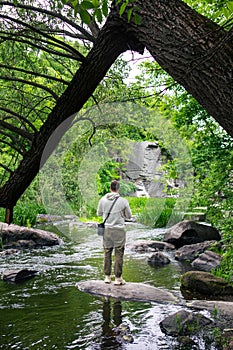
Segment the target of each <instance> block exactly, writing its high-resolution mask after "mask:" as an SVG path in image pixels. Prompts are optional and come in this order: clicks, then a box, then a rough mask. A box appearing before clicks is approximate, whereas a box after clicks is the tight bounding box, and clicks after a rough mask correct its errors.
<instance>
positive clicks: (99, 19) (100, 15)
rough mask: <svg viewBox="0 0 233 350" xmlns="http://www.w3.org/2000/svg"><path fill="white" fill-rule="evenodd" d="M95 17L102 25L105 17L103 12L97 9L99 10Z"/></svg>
mask: <svg viewBox="0 0 233 350" xmlns="http://www.w3.org/2000/svg"><path fill="white" fill-rule="evenodd" d="M95 16H96V18H97V20H98V22H99V23H101V22H102V20H103V16H102V12H101V10H100V9H97V10H96V11H95Z"/></svg>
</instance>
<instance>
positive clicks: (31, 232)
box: [0, 223, 62, 249]
mask: <svg viewBox="0 0 233 350" xmlns="http://www.w3.org/2000/svg"><path fill="white" fill-rule="evenodd" d="M0 232H1V234H2V244H3V249H25V248H40V247H44V246H54V245H58V244H61V242H62V241H61V239H60V238H59V237H58V236H57V235H55V234H54V233H52V232H48V231H44V230H38V229H34V228H28V227H22V226H17V225H13V224H11V225H8V224H5V223H0Z"/></svg>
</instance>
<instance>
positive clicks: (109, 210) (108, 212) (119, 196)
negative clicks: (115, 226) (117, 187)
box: [103, 196, 120, 224]
mask: <svg viewBox="0 0 233 350" xmlns="http://www.w3.org/2000/svg"><path fill="white" fill-rule="evenodd" d="M119 197H120V196H119ZM119 197H117V198H116V199H115V200H114V202H113V203H112V205H111V207H110V209H109V212H108V215H107V216H106V218H105V219H104V222H103V224H105V222H106V221H107V219H108V217H109V215H110V213H111V210H112V208H113V206H114V204H115V203H116V201H117V200H118V198H119Z"/></svg>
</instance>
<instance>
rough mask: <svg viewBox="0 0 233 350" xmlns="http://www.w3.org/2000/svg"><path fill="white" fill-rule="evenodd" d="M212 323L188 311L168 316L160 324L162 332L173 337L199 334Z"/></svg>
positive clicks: (198, 314)
mask: <svg viewBox="0 0 233 350" xmlns="http://www.w3.org/2000/svg"><path fill="white" fill-rule="evenodd" d="M211 323H212V321H211V320H210V319H209V318H207V317H205V316H203V315H201V314H200V313H193V312H190V311H186V310H180V311H178V312H176V313H174V314H172V315H170V316H167V317H166V318H165V319H164V320H163V321H161V322H160V324H159V325H160V328H161V330H162V332H164V333H165V334H167V335H171V336H178V335H189V334H197V333H198V332H200V331H201V329H202V328H203V327H206V326H207V325H209V324H211Z"/></svg>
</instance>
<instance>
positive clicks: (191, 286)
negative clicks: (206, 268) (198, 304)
mask: <svg viewBox="0 0 233 350" xmlns="http://www.w3.org/2000/svg"><path fill="white" fill-rule="evenodd" d="M181 289H184V290H188V291H190V292H193V293H198V294H203V295H208V296H232V297H233V286H232V285H231V284H229V283H228V282H227V281H226V280H224V279H223V278H221V277H217V276H214V275H212V274H211V273H208V272H202V271H189V272H186V273H185V274H184V275H182V276H181Z"/></svg>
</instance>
